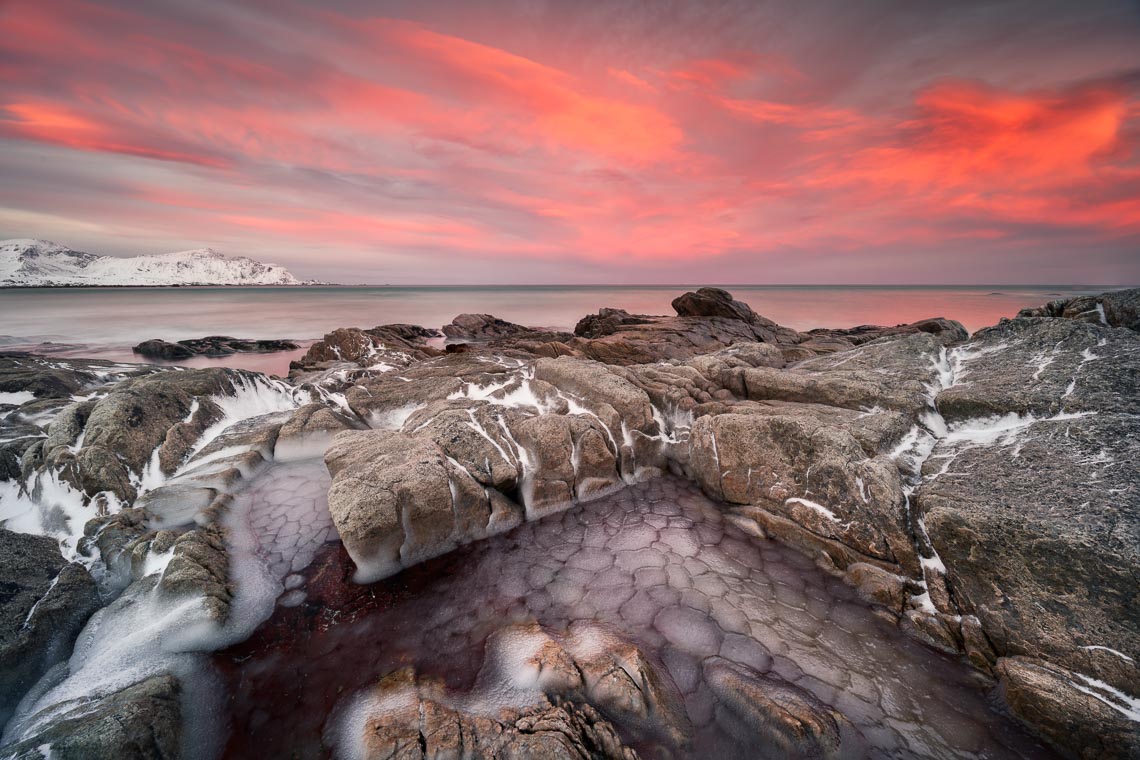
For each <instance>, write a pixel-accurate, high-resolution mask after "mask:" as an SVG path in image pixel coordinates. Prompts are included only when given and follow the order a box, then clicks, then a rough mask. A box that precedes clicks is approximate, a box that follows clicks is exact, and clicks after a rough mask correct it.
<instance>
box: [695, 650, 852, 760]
mask: <svg viewBox="0 0 1140 760" xmlns="http://www.w3.org/2000/svg"><path fill="white" fill-rule="evenodd" d="M703 670H704V675H705V679H706V681H707V682H708V684H709V687H710V688H711V689H712V692H713V694H715V695H716V698H717V700H718V701H719V702H720V704H721V705H722V706H723V707H724V709H725V710H727V711H728V712H729V713H731V714H732V716H733V717H734V718H735V719H736V720H738V721H740V723H742V724H743V726H744V727H745V728H746V729H747V732H748V733H746V734H744V735H746V736H747V735H752V736H756V735H759V736H762V737H764V738H765V739H767V740H768V742H770V746H769V747H766V748H765V754H771V755H775V754H776V753H773V752H771V750H772V749H775V750H777V752H778V753H779V754H780V755H781V756H783V757H797V758H821V757H859V756H861V755H862V752H861V751H860V750H861V749H862V748H861V747H859V746H858V745H859V742H858V738H857V736H856V735H857V732H856V731H855V729H854V727H853V726H851V725H850V723H849V722H848V721H847V720H846V719H845V718H843V716H842V715H841V714H838V713H836V712H835V711H834V710H832V709H831V708H829V707H828V706H827V705H825V704H823V703H822V702H820V701H819V700H818V699H816V698H815V697H814V696H812V695H811V694H810V693H808V692H806V691H804V690H803V689H799V688H797V687H796V686H794V685H792V684H790V683H788V682H787V681H784V680H783V679H782V678H780V677H779V676H776V675H774V674H770V673H769V674H762V673H759V672H757V671H755V670H753V669H752V668H749V667H747V666H744V665H739V664H736V663H731V662H729V661H727V660H724V659H722V658H719V657H714V658H710V659H709V660H706V661H705V664H704V668H703ZM841 726H842V727H843V728H844V729H846V730H847V733H848V734H850V736H849V737H845V736H844V732H843V731H842V730H841ZM845 738H846V739H847V741H846V742H845V741H844V739H845Z"/></svg>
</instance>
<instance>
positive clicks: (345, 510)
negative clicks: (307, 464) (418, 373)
mask: <svg viewBox="0 0 1140 760" xmlns="http://www.w3.org/2000/svg"><path fill="white" fill-rule="evenodd" d="M325 463H326V465H327V466H328V468H329V472H330V473H331V474H332V476H333V484H332V486H331V488H330V489H329V512H330V513H331V514H332V517H333V521H334V522H335V523H336V526H337V531H338V532H339V533H340V537H341V540H342V541H343V542H344V546H345V549H347V550H348V553H349V554H350V555H351V556H352V558H353V561H355V562H356V564H357V567H358V573H357V576H356V580H357V582H361V583H368V582H371V581H374V580H377V579H379V578H383V577H385V576H387V575H391V574H392V573H394V572H396V571H397V570H399V569H400V568H402V567H406V566H409V565H412V564H415V563H417V562H421V561H423V560H424V559H428V558H429V557H435V556H438V555H440V554H443V553H444V552H447V551H450V550H451V549H452V548H454V547H455V546H456V545H457V544H458V543H460V542H466V541H471V540H475V539H477V538H483V537H485V536H486V535H487V534H488V530H489V527H488V526H489V524H490V523H491V521H492V514H493V512H494V506H495V505H492V504H491V501H490V498H489V496H488V495H487V493H486V492H485V490H484V489H483V488H482V487H480V486H476V487H474V488H459V487H457V488H456V490H455V492H454V494H453V492H452V480H453V478H454V479H456V480H459V481H462V480H463V479H464V478H468V479H469V478H470V476H469V475H468V474H466V473H464V472H460V471H457V468H455V467H453V466H451V465H450V464H449V462H448V461H447V458H446V455H445V454H444V453H443V451H441V450H440V448H439V447H438V446H437V445H435V444H434V443H433V442H431V441H430V440H424V439H422V438H415V437H411V436H408V435H404V434H402V433H395V432H383V431H367V432H364V431H348V432H344V433H341V434H339V435H338V436H337V437H336V439H335V441H334V443H333V445H332V446H331V447H329V450H328V451H327V452H326V454H325Z"/></svg>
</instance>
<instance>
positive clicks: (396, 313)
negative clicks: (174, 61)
mask: <svg viewBox="0 0 1140 760" xmlns="http://www.w3.org/2000/svg"><path fill="white" fill-rule="evenodd" d="M695 287H697V286H694V285H675V286H665V285H653V286H478V287H306V288H272V287H257V288H60V289H47V288H28V289H6V290H0V350H28V351H34V352H36V353H52V354H57V355H62V356H73V357H94V358H104V359H112V360H116V361H144V360H143V359H142V357H138V356H136V355H134V354H132V352H131V346H133V345H135V344H137V343H139V342H141V341H143V340H147V339H149V338H162V339H164V340H169V341H175V340H183V339H186V338H201V337H203V336H206V335H231V336H234V337H239V338H261V339H266V338H285V339H293V340H297V341H301V342H307V341H312V340H315V339H318V338H320V337H321V336H322V335H324V334H325V333H327V332H329V331H331V330H333V329H336V328H337V327H374V326H376V325H382V324H388V323H393V322H407V323H412V324H418V325H423V326H425V327H440V326H441V325H444V324H446V323H448V322H450V321H451V320H452V318H453V317H455V315H457V314H460V313H463V312H479V313H488V314H494V315H495V316H497V317H501V318H503V319H506V320H509V321H511V322H518V323H520V324H525V325H530V326H534V327H549V328H557V329H563V330H572V329H573V327H574V325H575V323H576V322H577V321H578V320H579V319H580V318H581V317H583V316H585V315H586V314H589V313H592V312H596V311H597V310H598V309H600V308H602V307H606V306H610V307H616V308H621V309H626V310H627V311H630V312H632V313H641V314H672V313H674V312H673V309H672V307H671V306H670V302H671V301H672V300H673V298H675V297H676V296H678V295H680V294H681V293H683V292H685V291H686V290H692V289H694V288H695ZM726 287H727V289H728V290H730V291H731V292H732V293H733V295H734V296H735V297H736V298H738V299H740V300H742V301H745V302H747V303H748V304H750V305H751V306H752V308H753V309H755V310H756V311H757V312H759V313H760V314H763V315H764V316H766V317H768V318H769V319H773V320H775V321H776V322H779V323H780V324H783V325H787V326H788V327H792V328H795V329H797V330H810V329H812V328H815V327H854V326H856V325H863V324H879V325H895V324H901V323H906V322H913V321H915V320H918V319H923V318H926V317H949V318H951V319H956V320H958V321H959V322H961V323H962V324H964V325H965V326H966V328H967V329H968V330H970V331H973V330H976V329H978V328H980V327H985V326H986V325H991V324H994V323H995V322H997V321H998V319H999V318H1001V317H1012V316H1014V315H1015V314H1017V311H1018V310H1019V309H1021V308H1023V307H1025V306H1036V305H1039V304H1042V303H1044V302H1046V301H1050V300H1053V299H1055V298H1059V297H1062V296H1066V297H1067V296H1072V295H1078V294H1081V293H1099V292H1102V291H1103V290H1106V289H1108V288H1104V287H1095V286H1081V287H1071V286H969V287H964V286H963V287H913V286H879V287H864V286H858V287H856V286H851V287H844V286H742V285H735V286H726ZM306 344H307V343H306ZM303 353H304V348H301V349H299V350H297V351H292V352H281V353H276V354H260V355H258V354H238V355H233V356H229V357H223V358H220V359H207V358H196V359H193V360H190V361H186V362H178V363H179V364H181V365H184V366H211V365H226V366H236V367H244V368H247V369H254V370H259V371H263V372H270V373H273V374H279V375H283V374H285V373H286V372H287V371H288V366H289V361H290V360H291V359H293V358H296V357H298V356H299V355H301V354H303Z"/></svg>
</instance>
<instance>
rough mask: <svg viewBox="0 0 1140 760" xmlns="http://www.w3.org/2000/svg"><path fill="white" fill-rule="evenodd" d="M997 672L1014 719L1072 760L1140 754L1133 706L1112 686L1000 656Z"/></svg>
mask: <svg viewBox="0 0 1140 760" xmlns="http://www.w3.org/2000/svg"><path fill="white" fill-rule="evenodd" d="M996 671H997V673H998V675H999V676H1000V678H1001V694H1002V697H1003V699H1004V700H1005V703H1006V704H1007V705H1009V708H1010V710H1012V711H1013V713H1014V715H1016V716H1017V717H1019V718H1021V720H1023V721H1025V722H1026V723H1028V724H1029V725H1031V726H1033V727H1034V728H1036V729H1037V730H1038V731H1040V732H1041V733H1042V734H1044V735H1045V736H1046V737H1048V739H1049V740H1050V741H1051V742H1053V743H1054V744H1056V745H1058V746H1061V747H1069V748H1071V749H1072V752H1073V755H1074V756H1075V757H1079V758H1082V759H1084V758H1087V759H1088V760H1092V758H1104V759H1105V760H1117V759H1121V760H1123V758H1134V757H1136V756H1137V753H1138V751H1140V720H1138V718H1140V716H1138V715H1137V712H1136V705H1135V701H1134V700H1133V701H1129V699H1128V698H1127V697H1126V696H1125V695H1123V694H1121V693H1120V692H1119V691H1117V690H1114V689H1113V688H1112V687H1111V686H1108V685H1107V684H1104V683H1101V682H1098V681H1096V680H1095V679H1090V678H1089V677H1087V676H1083V675H1081V674H1079V673H1073V672H1071V671H1068V670H1065V669H1064V668H1062V667H1058V666H1057V665H1053V664H1051V663H1048V662H1045V661H1043V660H1036V659H1033V658H1029V657H1003V658H1001V659H1000V660H998V661H997V666H996Z"/></svg>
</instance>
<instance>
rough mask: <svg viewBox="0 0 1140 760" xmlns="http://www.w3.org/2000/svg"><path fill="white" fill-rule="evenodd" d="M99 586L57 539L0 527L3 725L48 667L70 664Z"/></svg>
mask: <svg viewBox="0 0 1140 760" xmlns="http://www.w3.org/2000/svg"><path fill="white" fill-rule="evenodd" d="M99 604H100V601H99V594H98V592H97V591H96V587H95V581H94V580H93V579H92V578H91V575H90V573H88V572H87V569H86V568H84V567H83V566H82V565H79V564H76V563H73V562H68V561H67V560H65V559H64V558H63V557H62V556H61V555H60V553H59V545H58V544H57V543H56V541H55V540H54V539H51V538H46V537H43V536H32V535H27V534H24V533H13V532H12V531H10V530H5V529H3V528H0V726H3V724H4V723H6V722H7V721H8V719H9V718H10V717H11V716H12V712H13V711H14V710H15V708H16V704H17V703H18V702H19V700H20V698H21V697H22V696H23V695H24V693H25V692H27V691H28V689H30V688H31V687H32V686H33V685H34V684H35V683H36V681H37V680H39V678H40V676H42V675H43V674H44V673H45V672H47V670H48V668H50V667H51V666H52V665H55V664H56V663H57V662H61V661H62V660H65V659H67V657H68V656H69V655H70V654H71V647H72V644H73V643H74V642H75V637H76V636H77V635H78V633H79V630H80V629H81V628H82V627H83V624H84V623H85V622H86V621H87V618H88V617H90V615H91V613H92V612H94V611H95V610H96V609H98V607H99Z"/></svg>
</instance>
